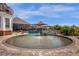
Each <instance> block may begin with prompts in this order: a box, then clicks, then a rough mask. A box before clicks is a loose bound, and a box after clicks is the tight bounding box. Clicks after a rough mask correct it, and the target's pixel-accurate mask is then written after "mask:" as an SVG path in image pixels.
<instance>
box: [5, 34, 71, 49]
mask: <svg viewBox="0 0 79 59" xmlns="http://www.w3.org/2000/svg"><path fill="white" fill-rule="evenodd" d="M6 42H7V43H8V44H11V45H14V46H17V47H21V48H41V49H44V48H47V49H51V48H59V47H62V46H67V45H69V44H71V43H72V41H71V40H70V39H67V38H63V37H58V36H39V35H37V36H36V34H35V35H24V36H17V37H13V38H10V39H8V40H7V41H6Z"/></svg>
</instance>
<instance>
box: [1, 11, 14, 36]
mask: <svg viewBox="0 0 79 59" xmlns="http://www.w3.org/2000/svg"><path fill="white" fill-rule="evenodd" d="M0 17H1V27H0V36H3V35H9V34H11V33H12V31H13V25H12V23H13V22H12V20H13V16H12V15H9V14H6V13H5V12H0ZM5 18H8V19H9V25H10V27H9V28H6V22H5V21H6V19H5Z"/></svg>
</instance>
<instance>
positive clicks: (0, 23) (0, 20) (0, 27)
mask: <svg viewBox="0 0 79 59" xmlns="http://www.w3.org/2000/svg"><path fill="white" fill-rule="evenodd" d="M0 28H1V16H0Z"/></svg>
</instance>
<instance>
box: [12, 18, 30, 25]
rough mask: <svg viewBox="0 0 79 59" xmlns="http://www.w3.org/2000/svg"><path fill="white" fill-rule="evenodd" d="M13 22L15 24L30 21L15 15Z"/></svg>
mask: <svg viewBox="0 0 79 59" xmlns="http://www.w3.org/2000/svg"><path fill="white" fill-rule="evenodd" d="M13 23H14V24H29V23H28V22H26V21H24V20H23V19H21V18H19V17H14V19H13Z"/></svg>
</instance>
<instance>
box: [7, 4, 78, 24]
mask: <svg viewBox="0 0 79 59" xmlns="http://www.w3.org/2000/svg"><path fill="white" fill-rule="evenodd" d="M8 6H10V7H11V8H12V9H13V10H14V16H17V17H20V18H22V19H23V20H25V21H27V22H29V23H31V24H33V23H37V22H39V21H43V22H44V23H47V24H48V25H56V24H59V25H79V4H78V3H9V4H8Z"/></svg>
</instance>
